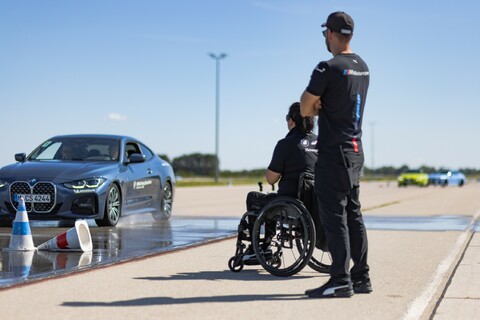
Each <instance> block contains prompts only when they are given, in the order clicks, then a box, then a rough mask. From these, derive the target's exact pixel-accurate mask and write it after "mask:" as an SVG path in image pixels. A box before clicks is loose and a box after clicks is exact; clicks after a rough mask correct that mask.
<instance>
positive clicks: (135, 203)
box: [124, 141, 159, 212]
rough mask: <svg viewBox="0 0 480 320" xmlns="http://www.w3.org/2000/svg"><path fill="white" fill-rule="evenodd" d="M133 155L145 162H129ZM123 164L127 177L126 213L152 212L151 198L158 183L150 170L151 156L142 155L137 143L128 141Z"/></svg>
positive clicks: (152, 203) (152, 202)
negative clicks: (140, 157) (125, 167)
mask: <svg viewBox="0 0 480 320" xmlns="http://www.w3.org/2000/svg"><path fill="white" fill-rule="evenodd" d="M133 154H137V156H138V154H141V155H143V156H144V159H145V160H144V161H142V162H134V161H132V160H131V159H132V155H133ZM134 157H135V156H134ZM125 162H126V165H127V176H128V182H127V191H126V199H125V202H124V203H125V206H126V209H127V210H126V211H128V212H133V211H134V212H138V211H145V212H151V211H153V210H154V207H153V205H154V201H153V198H154V195H155V193H156V192H155V190H156V189H157V188H158V184H159V181H158V178H156V177H155V175H154V172H153V170H152V168H151V164H150V162H151V155H145V154H143V153H142V148H141V147H140V145H139V143H137V142H132V141H130V142H127V143H126V145H125Z"/></svg>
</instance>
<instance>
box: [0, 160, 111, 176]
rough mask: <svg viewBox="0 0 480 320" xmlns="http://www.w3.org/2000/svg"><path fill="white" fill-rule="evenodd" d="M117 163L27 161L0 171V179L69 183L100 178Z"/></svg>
mask: <svg viewBox="0 0 480 320" xmlns="http://www.w3.org/2000/svg"><path fill="white" fill-rule="evenodd" d="M118 166H119V164H118V163H116V162H115V163H112V164H110V163H105V162H60V161H58V162H57V161H55V162H53V161H48V162H47V161H27V162H18V163H14V164H11V165H8V166H5V167H3V168H1V169H0V179H8V180H12V179H13V180H30V179H36V180H56V181H69V180H75V179H83V178H90V177H96V176H102V175H105V174H107V173H109V172H112V171H113V170H115V169H117V170H118Z"/></svg>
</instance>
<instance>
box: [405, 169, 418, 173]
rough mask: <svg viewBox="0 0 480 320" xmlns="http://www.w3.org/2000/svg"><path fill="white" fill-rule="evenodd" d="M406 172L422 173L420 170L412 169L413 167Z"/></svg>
mask: <svg viewBox="0 0 480 320" xmlns="http://www.w3.org/2000/svg"><path fill="white" fill-rule="evenodd" d="M406 173H422V172H421V171H420V170H414V169H412V170H407V172H406Z"/></svg>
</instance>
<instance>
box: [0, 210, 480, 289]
mask: <svg viewBox="0 0 480 320" xmlns="http://www.w3.org/2000/svg"><path fill="white" fill-rule="evenodd" d="M469 221H470V218H469V217H463V216H453V215H452V216H448V215H444V216H433V217H380V216H366V217H365V224H366V226H367V228H368V229H372V230H409V231H449V230H455V231H461V230H465V228H467V227H468V224H469ZM87 222H88V224H89V229H90V233H91V237H92V244H93V251H92V252H54V251H26V252H22V251H8V250H6V248H8V246H9V242H10V237H11V232H12V229H11V228H0V248H2V250H1V251H0V289H5V288H10V287H14V286H18V285H23V284H27V283H31V282H34V281H39V280H44V279H49V278H53V277H58V276H63V275H67V274H71V273H75V272H79V271H85V270H90V269H94V268H99V267H103V266H107V265H113V264H117V263H121V262H125V261H130V260H135V259H140V258H144V257H148V256H152V255H158V254H162V253H167V252H170V251H174V250H180V249H183V248H188V247H191V246H196V245H201V244H205V243H208V242H211V241H215V240H219V239H224V238H227V237H232V236H235V235H236V230H237V225H238V219H237V218H212V217H209V218H199V217H191V218H190V217H173V218H172V219H171V220H169V221H163V222H157V221H154V220H153V219H152V218H151V216H149V215H137V216H133V217H126V218H123V219H122V220H121V222H120V223H119V225H117V226H116V227H97V226H96V224H95V222H94V221H93V220H92V221H87ZM30 227H31V231H32V238H33V242H34V244H35V246H38V245H40V244H41V243H44V242H46V241H48V240H49V239H51V238H53V237H55V236H58V235H59V234H61V233H63V232H65V231H67V230H68V229H69V228H71V227H73V222H72V223H69V224H68V225H65V224H59V223H58V222H54V221H48V222H44V221H30ZM479 229H480V226H479V225H478V223H477V225H476V226H475V231H478V230H479ZM233 252H234V248H232V253H233Z"/></svg>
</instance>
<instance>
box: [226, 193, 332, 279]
mask: <svg viewBox="0 0 480 320" xmlns="http://www.w3.org/2000/svg"><path fill="white" fill-rule="evenodd" d="M247 219H255V223H254V225H253V229H252V232H251V233H250V231H249V230H248V226H249V222H250V221H247ZM250 223H251V222H250ZM243 241H248V242H251V244H252V246H253V249H254V252H255V255H256V257H257V260H258V262H259V263H260V264H261V265H262V267H263V268H264V269H265V270H266V271H267V272H269V273H270V274H272V275H275V276H279V277H288V276H291V275H294V274H296V273H298V272H300V271H301V270H302V269H303V268H304V267H305V266H306V265H307V264H308V265H309V266H310V267H311V268H312V269H314V270H316V271H318V272H321V273H328V272H329V268H330V266H329V265H327V264H325V263H323V262H322V261H323V258H324V255H325V254H326V253H325V252H324V251H322V250H317V251H319V253H320V251H321V253H320V254H321V256H320V259H318V258H317V257H316V256H315V257H314V256H313V253H314V250H315V243H316V231H315V223H314V221H313V219H312V216H311V214H310V212H309V211H308V209H307V208H306V207H305V205H304V204H303V202H302V201H300V200H299V199H295V198H292V197H285V196H279V197H277V198H275V199H273V200H272V201H270V202H269V203H268V204H267V205H265V206H264V207H263V208H262V209H261V210H260V211H259V212H258V214H257V213H256V212H251V211H249V212H246V213H245V214H243V216H242V218H241V220H240V223H239V225H238V236H237V243H236V250H235V255H234V256H233V257H231V258H230V260H229V261H228V266H229V268H230V270H231V271H233V272H240V271H241V270H242V269H243V267H244V265H246V264H247V263H245V262H244V260H243V257H244V254H245V248H246V245H245V244H244V243H243ZM287 255H288V257H287ZM247 265H248V264H247Z"/></svg>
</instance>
